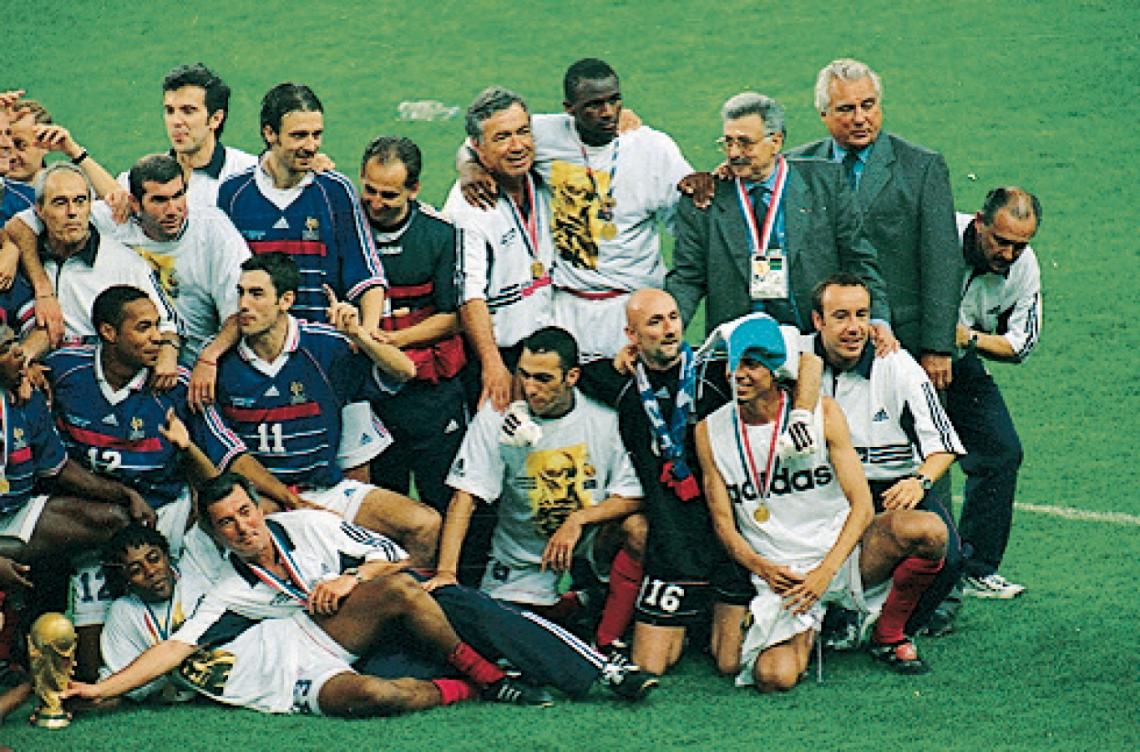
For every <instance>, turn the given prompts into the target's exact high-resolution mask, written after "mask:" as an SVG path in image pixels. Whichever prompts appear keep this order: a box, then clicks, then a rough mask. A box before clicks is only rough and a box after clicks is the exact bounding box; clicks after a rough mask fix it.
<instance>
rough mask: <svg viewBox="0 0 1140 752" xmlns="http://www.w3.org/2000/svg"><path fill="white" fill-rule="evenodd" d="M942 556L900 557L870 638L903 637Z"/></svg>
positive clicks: (893, 640)
mask: <svg viewBox="0 0 1140 752" xmlns="http://www.w3.org/2000/svg"><path fill="white" fill-rule="evenodd" d="M942 562H943V560H942V559H939V560H938V561H930V560H929V559H920V558H918V557H917V556H911V557H910V558H907V559H903V560H902V562H901V563H900V564H899V565H898V566H897V567H895V572H894V574H893V575H892V576H891V592H890V593H889V594H888V595H887V601H886V603H884V604H883V611H882V614H880V616H879V621H878V623H877V624H875V634H874V637H873V640H874V641H875V642H877V643H878V644H880V645H893V644H895V643H898V642H902V641H903V640H905V639H906V621H907V619H909V618H910V615H911V614H912V613H914V609H915V607H917V606H918V601H919V599H920V598H921V597H922V594H923V593H924V592H926V589H927V588H928V587H930V583H931V582H933V581H934V578H935V576H936V575H937V574H938V573H939V572H940V571H941V570H942Z"/></svg>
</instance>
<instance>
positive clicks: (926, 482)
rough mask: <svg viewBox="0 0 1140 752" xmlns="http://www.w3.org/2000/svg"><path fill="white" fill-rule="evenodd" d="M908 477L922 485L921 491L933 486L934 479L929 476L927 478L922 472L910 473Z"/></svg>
mask: <svg viewBox="0 0 1140 752" xmlns="http://www.w3.org/2000/svg"><path fill="white" fill-rule="evenodd" d="M910 477H912V478H914V479H915V480H917V481H918V482H919V484H920V485H921V486H922V490H923V491H929V490H930V489H931V488H933V487H934V481H932V480H931V479H930V478H927V477H926V476H925V475H923V474H922V473H911V475H910Z"/></svg>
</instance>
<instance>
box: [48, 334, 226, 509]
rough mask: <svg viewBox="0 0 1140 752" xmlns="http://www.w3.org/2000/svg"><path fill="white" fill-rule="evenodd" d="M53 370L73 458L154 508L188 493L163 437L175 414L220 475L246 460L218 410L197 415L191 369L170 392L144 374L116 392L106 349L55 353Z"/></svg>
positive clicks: (56, 403) (181, 372) (59, 415)
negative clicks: (190, 396) (191, 400)
mask: <svg viewBox="0 0 1140 752" xmlns="http://www.w3.org/2000/svg"><path fill="white" fill-rule="evenodd" d="M45 363H46V364H47V366H48V367H49V368H50V369H51V370H50V371H49V378H50V379H51V384H52V394H53V409H54V412H55V416H56V425H57V426H58V427H59V431H60V435H61V436H62V438H63V441H64V444H65V445H66V446H67V451H68V454H69V455H71V457H72V458H73V459H74V460H76V461H77V462H79V463H81V464H83V465H84V466H86V467H88V468H90V469H91V470H92V471H93V472H97V473H101V474H104V475H108V476H111V477H114V478H117V479H119V480H121V481H123V482H124V483H126V484H127V485H129V486H130V487H131V488H133V489H135V490H136V491H138V492H139V493H140V494H141V495H142V496H143V498H145V499H146V500H147V503H149V504H150V505H151V506H152V507H155V508H158V507H161V506H163V505H165V504H168V503H171V502H173V501H177V500H178V499H179V497H180V496H181V495H182V494H183V493H184V492H185V490H186V476H185V474H184V473H183V471H182V467H181V464H180V462H179V459H178V450H177V449H175V448H174V447H173V446H171V444H170V442H169V441H167V440H166V438H165V437H163V435H162V433H161V432H160V431H159V427H160V426H163V425H165V424H166V413H167V411H168V410H171V409H173V410H174V412H175V414H176V415H177V416H178V418H179V419H180V420H181V421H182V422H183V423H185V424H186V426H187V428H188V429H189V430H190V433H191V438H192V439H193V441H194V443H195V444H197V446H198V447H199V448H200V449H201V450H202V451H203V452H204V453H205V454H206V456H207V457H209V458H210V460H211V461H212V462H213V463H214V465H216V466H217V467H218V468H219V469H221V470H225V469H226V468H227V467H229V465H230V464H231V463H232V462H233V460H234V459H236V458H237V457H238V456H239V455H241V454H242V453H244V452H245V445H244V444H243V443H242V441H241V440H240V439H239V438H238V437H237V434H235V433H234V432H233V431H232V430H230V429H229V428H228V427H226V425H225V424H224V423H223V422H222V420H221V418H220V417H219V416H218V414H217V412H216V411H215V410H214V408H213V406H207V408H206V409H205V410H204V411H203V412H202V414H201V415H198V414H196V413H192V412H191V410H190V407H189V404H188V402H187V392H188V389H189V383H190V373H189V371H187V370H186V369H185V368H179V369H178V381H177V383H176V384H175V386H174V388H172V389H170V390H167V391H163V392H155V391H152V390H151V389H150V388H149V387H148V381H149V379H150V376H151V373H150V371H149V370H146V369H144V370H141V371H139V372H138V373H137V374H135V376H134V377H133V378H131V379H130V381H128V382H127V383H126V385H124V386H123V388H121V389H119V390H118V391H116V390H114V389H113V388H112V387H111V385H110V384H108V383H107V380H106V377H105V376H104V373H103V367H102V362H101V360H100V346H83V347H65V348H61V349H59V350H55V351H54V352H52V353H49V354H48V356H47V357H46V358H45Z"/></svg>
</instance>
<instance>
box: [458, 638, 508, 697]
mask: <svg viewBox="0 0 1140 752" xmlns="http://www.w3.org/2000/svg"><path fill="white" fill-rule="evenodd" d="M447 662H448V663H450V664H451V665H452V666H455V667H456V668H457V669H459V670H460V671H462V672H463V673H464V674H466V675H467V676H469V677H470V678H471V680H472V681H474V682H475V683H476V684H478V685H479V686H481V687H486V686H489V685H491V684H494V683H495V682H497V681H498V680H499V679H502V678H503V677H504V676H506V674H505V673H503V670H502V669H501V668H499V667H498V666H496V665H495V664H493V663H491V662H490V661H488V660H487V659H486V658H484V657H483V656H481V655H479V654H478V653H477V652H475V648H473V647H471V646H470V645H468V644H467V643H466V642H460V643H459V644H458V645H456V646H455V649H454V650H452V651H451V654H450V655H448V656H447Z"/></svg>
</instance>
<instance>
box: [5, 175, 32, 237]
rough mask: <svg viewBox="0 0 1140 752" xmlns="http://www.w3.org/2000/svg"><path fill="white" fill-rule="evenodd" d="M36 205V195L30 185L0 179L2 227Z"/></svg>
mask: <svg viewBox="0 0 1140 752" xmlns="http://www.w3.org/2000/svg"><path fill="white" fill-rule="evenodd" d="M35 204H36V194H35V191H33V190H32V187H31V186H30V185H27V184H25V183H19V182H17V181H15V180H5V179H4V178H0V227H3V226H4V223H5V222H7V221H8V220H9V219H11V218H12V217H14V216H16V215H17V214H19V213H20V212H22V211H25V210H31V209H32V207H33V206H35Z"/></svg>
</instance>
